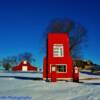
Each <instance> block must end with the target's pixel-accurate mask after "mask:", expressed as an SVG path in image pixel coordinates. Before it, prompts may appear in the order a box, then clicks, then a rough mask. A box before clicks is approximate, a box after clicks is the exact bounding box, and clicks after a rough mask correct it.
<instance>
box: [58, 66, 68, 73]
mask: <svg viewBox="0 0 100 100" xmlns="http://www.w3.org/2000/svg"><path fill="white" fill-rule="evenodd" d="M66 71H67V70H66V65H57V72H66Z"/></svg>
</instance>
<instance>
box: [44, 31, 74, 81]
mask: <svg viewBox="0 0 100 100" xmlns="http://www.w3.org/2000/svg"><path fill="white" fill-rule="evenodd" d="M43 79H44V80H49V81H56V80H72V79H73V64H72V58H71V55H70V50H69V37H68V35H67V33H60V34H59V33H49V34H48V40H47V55H46V57H45V58H44V65H43Z"/></svg>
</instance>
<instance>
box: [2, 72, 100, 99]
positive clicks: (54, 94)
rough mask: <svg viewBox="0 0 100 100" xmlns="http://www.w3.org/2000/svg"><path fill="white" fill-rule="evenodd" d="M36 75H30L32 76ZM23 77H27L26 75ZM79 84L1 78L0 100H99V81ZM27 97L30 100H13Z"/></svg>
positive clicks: (82, 77) (86, 76)
mask: <svg viewBox="0 0 100 100" xmlns="http://www.w3.org/2000/svg"><path fill="white" fill-rule="evenodd" d="M3 74H4V73H0V75H2V76H4V75H3ZM6 74H7V73H6ZM6 74H5V75H6ZM22 74H23V75H24V74H25V73H20V74H19V75H22ZM36 74H37V75H38V77H41V76H42V74H38V73H36ZM36 74H33V73H32V74H31V73H30V75H32V76H35V75H36ZM17 75H18V73H17ZM25 75H28V73H27V74H25ZM30 75H29V76H30ZM10 76H11V74H10ZM29 76H28V77H29ZM80 76H81V77H80V79H84V78H91V77H93V78H100V76H96V75H95V76H94V75H92V76H91V75H86V74H82V73H81V74H80ZM25 77H26V76H25ZM81 82H83V83H73V82H65V81H58V82H56V83H51V82H45V81H43V80H32V79H30V80H25V79H23V80H22V79H16V78H10V77H8V78H6V77H1V78H0V98H1V99H0V100H100V80H81ZM2 96H6V99H2ZM8 96H11V97H12V98H13V99H7V97H8ZM27 96H28V97H30V99H29V98H27V99H25V98H24V99H14V98H15V97H27Z"/></svg>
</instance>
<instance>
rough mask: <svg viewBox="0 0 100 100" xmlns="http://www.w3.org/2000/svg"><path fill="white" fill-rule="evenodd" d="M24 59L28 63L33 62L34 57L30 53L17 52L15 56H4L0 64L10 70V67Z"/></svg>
mask: <svg viewBox="0 0 100 100" xmlns="http://www.w3.org/2000/svg"><path fill="white" fill-rule="evenodd" d="M23 60H26V61H28V62H30V63H32V62H35V58H34V57H33V55H32V53H30V52H25V53H21V54H18V55H17V56H9V57H5V58H3V59H2V60H1V61H0V65H2V66H3V67H4V68H5V70H10V69H11V67H13V66H16V65H18V64H19V63H20V62H21V61H23Z"/></svg>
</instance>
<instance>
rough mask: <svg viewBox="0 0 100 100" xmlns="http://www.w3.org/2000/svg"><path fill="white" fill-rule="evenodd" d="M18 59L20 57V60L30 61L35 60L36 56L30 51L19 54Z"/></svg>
mask: <svg viewBox="0 0 100 100" xmlns="http://www.w3.org/2000/svg"><path fill="white" fill-rule="evenodd" d="M18 59H19V61H23V60H27V61H28V62H30V63H32V62H34V61H35V58H33V55H32V53H29V52H25V53H22V54H19V55H18Z"/></svg>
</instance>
